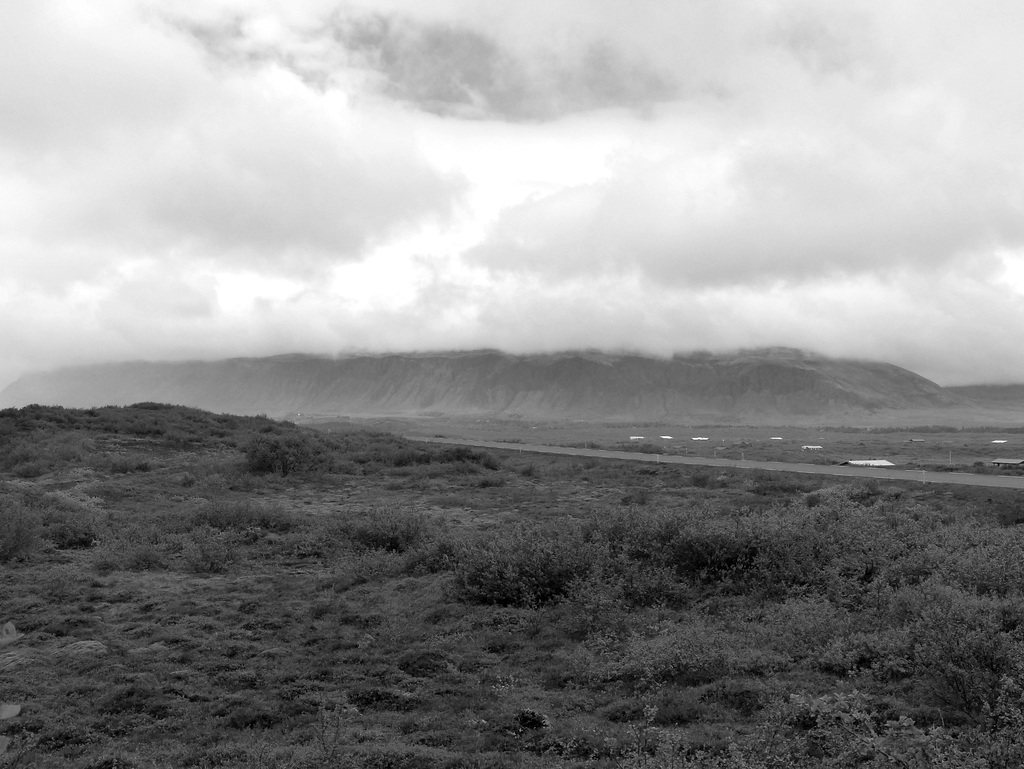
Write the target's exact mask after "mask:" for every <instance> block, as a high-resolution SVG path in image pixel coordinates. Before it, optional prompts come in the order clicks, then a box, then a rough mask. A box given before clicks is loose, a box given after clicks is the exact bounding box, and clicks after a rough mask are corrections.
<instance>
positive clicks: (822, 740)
mask: <svg viewBox="0 0 1024 769" xmlns="http://www.w3.org/2000/svg"><path fill="white" fill-rule="evenodd" d="M970 494H979V492H976V491H974V492H972V491H969V490H965V491H945V490H943V489H941V488H938V487H928V488H925V489H922V488H910V487H909V486H908V487H906V488H900V487H898V486H895V485H894V486H883V485H877V484H867V485H864V484H852V485H821V484H820V482H818V481H811V480H808V479H806V478H800V479H799V480H793V479H791V478H789V477H787V476H784V475H763V474H762V475H758V474H749V473H748V474H744V473H743V471H739V470H733V469H730V470H729V471H728V472H726V473H723V474H718V473H717V471H715V472H711V471H708V470H704V469H694V468H687V467H682V466H667V465H648V464H633V463H629V462H604V461H598V460H587V461H579V460H577V459H573V458H569V457H561V458H560V457H552V456H546V457H540V456H531V455H529V454H519V453H508V454H498V453H486V452H481V451H474V450H470V449H466V448H459V447H454V448H453V447H425V446H421V445H414V444H410V443H407V442H405V441H403V440H401V439H399V438H396V437H395V436H392V435H387V434H380V433H369V432H360V431H349V432H343V433H340V432H335V433H316V432H312V431H307V430H303V429H300V428H298V427H296V426H294V425H291V424H288V423H280V422H273V421H270V420H267V419H265V418H258V417H254V418H242V417H234V416H228V415H214V414H209V413H205V412H200V411H195V410H189V409H183V408H172V407H166V406H160V405H157V404H137V405H135V406H132V407H126V408H102V409H89V410H69V409H60V408H44V407H38V406H31V407H26V408H24V409H18V410H13V409H9V410H5V411H0V627H2V630H0V766H4V765H7V766H19V767H31V766H35V767H79V768H80V769H85V768H86V767H88V768H90V769H100V768H101V767H103V768H105V769H110V768H112V767H138V768H139V769H142V768H143V767H147V768H148V767H165V766H166V767H172V766H173V767H265V768H268V769H269V768H270V767H295V768H298V767H303V768H305V767H309V768H313V767H336V766H360V767H375V768H378V769H384V768H389V767H394V768H396V769H421V768H422V769H433V768H435V767H436V768H438V769H442V768H446V769H458V768H466V769H468V768H470V767H473V768H480V769H483V768H485V767H490V768H494V769H498V768H502V767H510V768H511V767H571V766H579V767H629V768H639V767H691V766H692V767H712V768H714V767H719V768H722V769H724V768H729V769H767V768H768V767H772V768H776V767H777V768H778V769H782V768H783V767H993V768H994V767H1000V768H1003V767H1005V768H1007V769H1008V768H1009V767H1019V766H1021V765H1022V764H1024V742H1022V740H1021V733H1022V730H1024V691H1022V687H1024V530H1022V529H1021V527H1019V526H1017V525H1016V522H1017V521H1019V520H1021V518H1022V515H1021V511H1020V505H1019V501H1018V500H1017V499H1016V498H1015V497H1014V496H1011V495H1006V496H995V493H994V492H987V491H986V492H981V493H980V494H981V495H980V496H977V497H971V496H969V495H970ZM5 623H6V624H5Z"/></svg>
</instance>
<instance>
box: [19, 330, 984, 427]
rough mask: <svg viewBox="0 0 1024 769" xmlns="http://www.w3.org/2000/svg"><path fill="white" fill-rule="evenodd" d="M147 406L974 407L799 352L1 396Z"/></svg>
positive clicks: (540, 410) (460, 356)
mask: <svg viewBox="0 0 1024 769" xmlns="http://www.w3.org/2000/svg"><path fill="white" fill-rule="evenodd" d="M141 401H156V402H163V403H175V404H179V405H185V406H193V407H196V408H202V409H206V410H210V411H220V412H226V413H233V414H243V415H244V414H268V415H271V416H287V415H294V414H300V413H322V414H337V415H348V416H438V415H459V416H480V417H488V416H493V417H510V418H527V419H608V420H637V419H677V420H694V419H727V420H733V421H743V420H749V419H751V418H753V417H757V418H758V419H759V420H763V419H765V418H772V417H778V418H785V417H800V418H802V419H814V418H821V419H825V418H829V419H838V418H843V417H855V416H857V415H863V414H872V413H878V412H883V411H892V410H906V409H918V410H920V409H946V408H954V407H958V406H961V407H962V406H965V405H970V404H973V403H974V402H973V401H972V400H971V399H970V398H969V397H968V396H967V395H965V394H959V393H957V392H955V391H953V390H951V389H947V388H942V387H941V386H939V385H938V384H936V383H935V382H932V381H930V380H928V379H926V378H924V377H922V376H920V375H918V374H915V373H914V372H912V371H909V370H907V369H904V368H901V367H899V366H895V365H893V364H890V363H884V362H879V361H865V360H853V359H841V358H829V357H826V356H823V355H818V354H816V353H812V352H807V351H804V350H797V349H794V348H758V349H749V350H740V351H736V352H731V353H710V352H697V353H691V354H687V355H681V354H677V355H673V356H671V357H657V356H652V355H645V354H640V353H634V352H628V351H619V352H601V351H596V350H580V351H563V352H557V353H544V354H512V353H506V352H501V351H499V350H468V351H457V350H454V351H447V352H419V353H350V354H345V355H339V356H321V355H309V354H304V353H289V354H285V355H277V356H270V357H253V358H228V359H222V360H215V361H184V362H146V361H136V362H121V363H108V364H94V365H87V366H76V367H67V368H62V369H57V370H55V371H50V372H41V373H35V374H28V375H25V376H23V377H21V378H19V379H18V380H16V381H15V382H13V383H12V384H11V385H9V386H8V387H7V388H5V389H4V390H3V391H2V392H0V405H3V406H21V405H27V404H28V403H46V404H51V405H62V406H69V407H70V406H77V407H89V406H101V405H116V404H128V403H136V402H141Z"/></svg>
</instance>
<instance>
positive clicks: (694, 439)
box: [690, 438, 707, 441]
mask: <svg viewBox="0 0 1024 769" xmlns="http://www.w3.org/2000/svg"><path fill="white" fill-rule="evenodd" d="M690 440H692V441H706V440H707V438H691V439H690Z"/></svg>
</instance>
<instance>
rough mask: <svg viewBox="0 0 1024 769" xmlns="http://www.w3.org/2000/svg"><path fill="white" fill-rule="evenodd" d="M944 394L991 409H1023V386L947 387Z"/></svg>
mask: <svg viewBox="0 0 1024 769" xmlns="http://www.w3.org/2000/svg"><path fill="white" fill-rule="evenodd" d="M946 392H948V393H950V394H951V395H955V396H956V397H958V398H964V399H966V400H970V401H973V402H974V403H977V404H979V405H983V406H989V407H992V408H1013V409H1024V384H1009V385H961V386H959V387H947V388H946Z"/></svg>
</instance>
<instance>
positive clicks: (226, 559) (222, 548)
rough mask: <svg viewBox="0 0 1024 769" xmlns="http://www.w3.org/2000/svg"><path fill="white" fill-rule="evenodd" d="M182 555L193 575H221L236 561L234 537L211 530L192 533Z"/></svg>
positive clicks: (236, 551)
mask: <svg viewBox="0 0 1024 769" xmlns="http://www.w3.org/2000/svg"><path fill="white" fill-rule="evenodd" d="M182 554H183V555H184V557H185V564H186V566H187V567H188V569H189V571H191V572H193V573H194V574H222V573H224V572H226V571H227V570H228V569H230V568H231V566H232V565H233V564H234V563H235V561H237V560H238V548H237V546H236V545H235V541H234V537H233V536H232V535H231V534H229V533H227V532H220V531H217V530H216V529H212V528H206V529H198V530H196V531H194V532H193V533H192V536H191V537H190V539H189V541H188V542H187V543H186V544H185V547H184V548H183V549H182Z"/></svg>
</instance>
